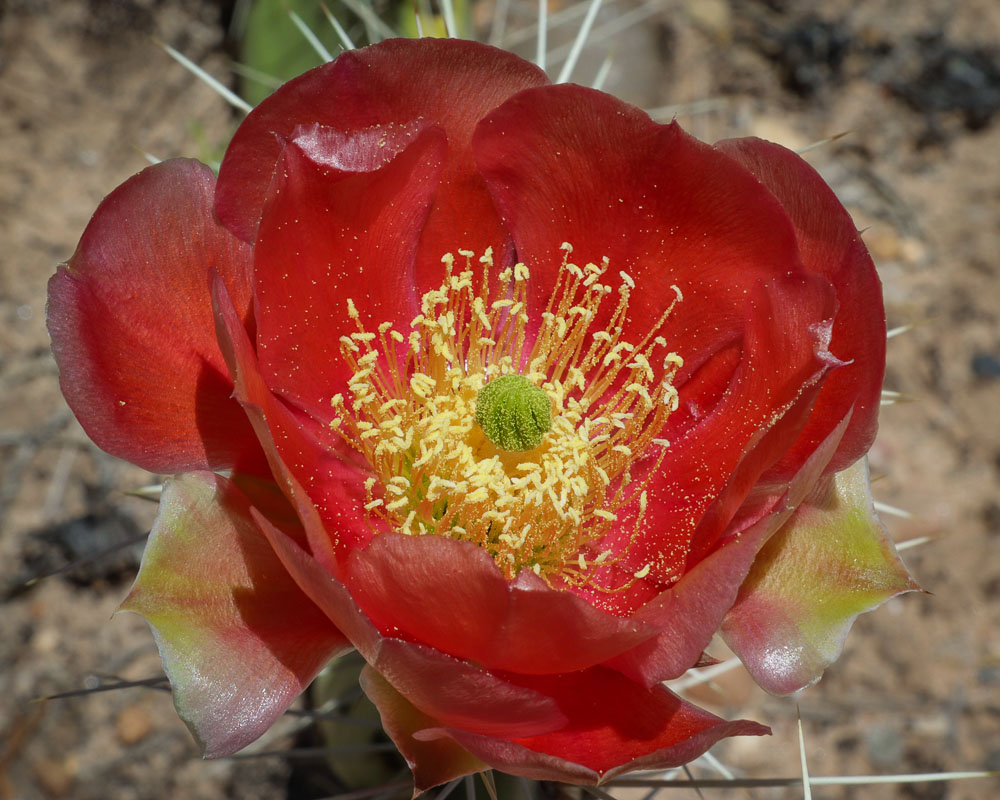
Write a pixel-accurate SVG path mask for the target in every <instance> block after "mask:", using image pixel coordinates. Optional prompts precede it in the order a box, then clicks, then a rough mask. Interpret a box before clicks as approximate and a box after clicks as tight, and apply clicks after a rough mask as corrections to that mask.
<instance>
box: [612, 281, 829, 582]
mask: <svg viewBox="0 0 1000 800" xmlns="http://www.w3.org/2000/svg"><path fill="white" fill-rule="evenodd" d="M832 306H833V302H832V297H831V293H830V287H829V285H828V284H826V282H825V281H824V280H823V279H822V278H819V277H818V276H809V277H808V278H807V277H806V276H803V275H801V274H798V275H795V276H794V277H782V278H777V279H775V280H773V281H772V282H771V283H770V284H767V285H763V284H761V285H758V286H756V287H755V288H754V289H753V290H751V291H750V293H749V298H748V302H747V308H746V312H745V313H746V323H745V329H746V336H745V339H744V343H743V357H742V359H741V361H740V364H739V366H738V367H737V370H736V373H735V375H734V377H733V380H732V383H731V384H730V386H729V388H728V389H727V391H726V393H725V394H724V395H723V397H722V398H721V400H720V401H719V403H718V405H717V406H716V407H715V409H713V411H712V412H711V413H710V414H708V415H707V416H705V417H704V418H703V419H702V420H700V421H699V422H698V424H697V425H696V426H695V427H693V428H691V429H690V430H689V431H688V432H687V433H686V434H685V435H683V436H682V437H681V438H680V439H678V440H672V441H671V445H670V448H669V450H668V453H667V458H666V460H665V461H664V465H663V469H662V471H661V472H660V473H659V474H656V475H654V476H653V478H652V482H651V484H650V487H649V489H648V496H649V507H648V510H647V514H648V515H649V519H648V523H647V524H648V526H649V528H651V529H652V531H656V532H657V533H656V534H654V533H653V532H652V531H651V532H650V534H649V535H647V536H645V537H644V538H641V539H639V540H638V541H637V542H636V543H635V545H634V546H633V547H632V548H631V549H630V550H629V552H628V556H627V562H628V563H629V564H630V565H634V567H635V569H641V568H642V567H643V566H644V565H645V564H650V566H651V571H650V575H651V576H652V577H653V578H654V579H656V580H658V581H659V582H660V583H661V584H669V583H670V582H671V581H672V580H676V576H677V575H678V574H679V572H681V571H683V570H684V569H685V568H686V566H689V565H692V564H695V563H697V561H698V560H699V559H700V558H701V557H703V556H704V554H705V553H707V552H709V551H710V550H711V548H712V547H714V545H715V543H716V542H717V541H718V538H719V536H720V535H721V534H722V532H723V531H724V530H725V529H726V527H727V525H728V523H729V520H730V519H731V518H732V517H733V515H734V514H735V513H736V511H737V509H738V507H739V504H740V503H741V502H742V501H743V499H744V498H745V497H746V496H747V494H748V493H749V491H750V489H752V488H753V485H754V484H755V483H756V480H757V478H758V477H759V476H760V474H761V473H762V472H763V471H764V470H766V469H767V468H768V467H769V466H771V465H772V464H773V463H774V462H775V461H776V460H777V459H778V458H780V457H781V455H782V454H783V453H784V448H785V447H787V446H788V444H789V443H790V441H793V440H794V435H795V433H797V429H796V428H794V427H793V428H792V429H791V431H790V434H791V435H786V433H788V431H787V430H786V428H785V426H787V425H794V424H795V423H796V422H798V423H799V424H801V414H789V412H790V411H793V410H794V409H796V406H797V404H799V403H800V402H804V403H806V404H808V402H809V400H810V398H809V396H808V394H807V393H808V392H809V391H810V390H811V389H815V387H817V386H818V383H817V382H818V381H819V380H820V379H821V378H822V377H823V375H824V374H825V373H826V371H827V369H829V367H830V359H829V356H828V354H826V353H825V351H824V345H825V341H824V338H823V332H824V327H823V320H824V319H827V318H828V316H829V315H830V314H831V313H832ZM786 416H787V417H788V418H787V419H786ZM667 435H668V437H669V426H668V433H667ZM713 503H716V504H717V505H716V507H715V509H714V510H710V507H711V506H712V504H713ZM706 515H707V516H706ZM702 523H703V524H702Z"/></svg>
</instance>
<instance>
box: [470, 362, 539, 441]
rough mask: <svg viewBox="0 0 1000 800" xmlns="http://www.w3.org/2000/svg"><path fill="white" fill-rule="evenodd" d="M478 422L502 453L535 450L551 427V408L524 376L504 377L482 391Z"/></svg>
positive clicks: (477, 409)
mask: <svg viewBox="0 0 1000 800" xmlns="http://www.w3.org/2000/svg"><path fill="white" fill-rule="evenodd" d="M476 422H478V423H479V427H480V428H482V429H483V433H485V434H486V438H487V439H489V440H490V441H491V442H493V444H495V445H496V446H497V447H499V448H500V449H501V450H509V451H512V452H515V453H520V452H523V451H525V450H534V449H535V448H536V447H538V445H540V444H541V443H542V439H544V438H545V434H546V433H547V432H548V430H549V428H551V427H552V405H551V403H550V401H549V396H548V395H547V394H546V393H545V390H544V389H542V388H540V387H538V386H535V385H534V384H532V383H531V382H530V381H529V380H528V379H527V378H525V377H524V376H523V375H501V376H500V377H499V378H494V379H493V380H492V381H490V382H489V383H487V384H486V385H485V386H484V387H483V388H482V389H481V390H480V392H479V396H478V397H477V398H476Z"/></svg>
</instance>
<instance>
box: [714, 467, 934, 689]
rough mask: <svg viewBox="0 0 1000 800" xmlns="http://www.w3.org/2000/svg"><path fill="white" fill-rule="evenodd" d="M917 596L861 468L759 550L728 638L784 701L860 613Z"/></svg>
mask: <svg viewBox="0 0 1000 800" xmlns="http://www.w3.org/2000/svg"><path fill="white" fill-rule="evenodd" d="M918 588H919V587H918V586H917V584H916V583H915V582H914V581H913V579H912V578H911V577H910V575H909V573H908V572H907V571H906V568H905V567H904V566H903V564H902V562H901V561H900V560H899V557H898V556H897V555H896V551H895V548H894V547H893V545H892V542H891V540H890V539H889V537H888V536H887V535H886V532H885V529H884V528H883V527H882V525H881V523H880V522H879V520H878V518H877V517H876V516H875V511H874V509H873V507H872V500H871V493H870V488H869V479H868V466H867V462H866V461H864V460H862V461H859V462H857V463H856V464H855V465H854V466H852V467H850V468H849V469H847V470H843V471H841V472H838V473H836V474H835V475H833V476H830V477H828V478H826V479H825V480H824V481H823V482H822V483H821V484H820V485H818V486H817V487H816V490H815V491H814V493H813V494H812V495H811V496H810V497H809V498H808V499H807V500H806V502H805V503H803V504H802V506H801V507H800V508H799V509H798V510H797V511H796V512H795V515H794V516H793V517H792V518H791V519H790V520H789V521H788V523H787V524H786V525H785V526H784V527H783V528H782V529H781V530H780V531H779V532H778V533H777V534H775V536H774V537H773V538H772V539H771V540H770V541H769V542H768V543H767V545H766V546H765V547H764V548H763V549H762V550H761V552H760V554H759V555H758V556H757V559H756V560H755V561H754V564H753V568H752V570H751V571H750V574H749V575H748V577H747V579H746V581H745V582H744V584H743V586H742V588H741V589H740V593H739V596H738V598H737V600H736V603H735V605H734V606H733V608H732V610H730V612H729V613H728V614H727V616H726V619H725V621H724V623H723V626H722V632H723V635H724V636H725V639H726V642H727V644H728V645H729V646H730V647H731V648H732V649H733V652H735V653H736V654H737V655H738V656H739V657H740V658H741V659H742V660H743V663H744V664H745V665H746V667H747V670H749V672H750V674H751V675H752V676H753V678H754V680H756V681H757V683H759V684H760V685H761V686H762V687H763V688H765V689H767V690H768V691H769V692H772V693H774V694H788V693H789V692H794V691H796V690H798V689H801V688H802V687H804V686H808V685H809V684H811V683H814V682H815V681H817V680H818V679H819V678H820V676H821V675H822V674H823V670H825V669H826V668H827V667H828V666H829V665H830V664H832V663H833V662H834V661H835V660H836V658H837V657H838V656H839V655H840V651H841V649H842V648H843V645H844V638H845V637H846V636H847V632H848V631H849V630H850V628H851V625H852V624H853V623H854V620H855V618H856V617H857V616H858V614H861V613H863V612H865V611H870V610H871V609H873V608H875V607H876V606H878V605H881V604H882V603H883V602H885V601H886V600H888V599H889V598H890V597H894V596H895V595H897V594H900V593H901V592H907V591H912V590H914V589H918Z"/></svg>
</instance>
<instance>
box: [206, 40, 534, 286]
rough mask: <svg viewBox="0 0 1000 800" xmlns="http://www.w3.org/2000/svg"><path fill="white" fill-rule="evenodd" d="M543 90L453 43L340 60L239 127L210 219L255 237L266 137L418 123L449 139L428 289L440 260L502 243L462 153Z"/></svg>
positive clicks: (427, 263) (381, 48)
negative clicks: (322, 128)
mask: <svg viewBox="0 0 1000 800" xmlns="http://www.w3.org/2000/svg"><path fill="white" fill-rule="evenodd" d="M547 82H548V79H547V78H546V77H545V74H544V73H543V72H542V71H541V70H539V69H537V68H536V67H534V66H533V65H531V64H529V63H528V62H527V61H524V60H523V59H520V58H518V57H517V56H514V55H512V54H510V53H506V52H504V51H502V50H498V49H496V48H492V47H487V46H485V45H481V44H478V43H476V42H468V41H460V40H456V39H417V40H407V39H393V40H389V41H386V42H382V43H380V44H376V45H373V46H371V47H366V48H364V49H361V50H352V51H350V52H347V53H343V54H341V55H340V56H339V57H338V58H337V59H336V60H335V61H334V62H333V63H331V64H327V65H325V66H322V67H319V68H317V69H314V70H312V71H311V72H307V73H306V74H305V75H302V76H301V77H299V78H296V79H295V80H293V81H290V82H289V83H287V84H285V86H283V87H282V88H281V89H279V90H278V91H277V92H275V93H274V94H273V95H271V97H269V98H268V99H267V100H265V101H264V102H263V103H261V104H260V105H259V106H258V107H257V108H256V109H255V110H254V111H253V112H252V113H251V114H250V115H249V116H248V117H247V119H246V120H245V121H244V122H243V124H242V125H241V126H240V127H239V129H238V130H237V132H236V135H235V136H234V137H233V141H232V143H231V144H230V146H229V149H228V150H227V152H226V157H225V159H224V160H223V162H222V169H221V171H220V174H219V191H218V200H217V208H218V212H219V217H220V219H222V220H223V222H224V223H225V224H226V225H228V226H229V227H230V228H231V229H232V230H233V231H234V232H235V233H236V234H237V235H238V236H240V237H241V238H243V239H245V240H246V241H251V240H252V239H253V238H254V235H255V232H256V228H257V223H258V220H259V218H260V213H261V209H262V207H263V205H264V196H265V194H266V191H267V187H268V185H269V183H270V181H271V174H272V172H273V171H274V165H275V163H276V162H277V160H278V156H279V155H280V152H281V146H280V143H279V142H278V140H277V138H276V136H275V134H277V136H278V137H284V138H286V139H287V138H289V137H290V136H291V134H292V132H293V131H294V130H295V128H296V127H297V126H299V125H309V124H312V123H319V124H321V125H328V126H330V127H332V128H335V129H337V130H339V131H343V132H351V131H358V130H362V129H364V128H368V127H371V126H373V125H389V124H392V123H396V124H407V123H410V122H412V121H413V120H416V119H418V118H422V119H423V120H425V121H426V122H427V123H428V124H429V125H438V126H440V127H441V128H442V129H443V130H444V131H445V132H446V133H447V135H448V153H449V156H448V164H447V166H446V167H445V171H444V175H443V178H442V183H441V189H440V190H439V192H438V194H437V198H436V201H435V204H434V209H433V211H432V213H431V217H430V221H429V224H428V226H427V229H426V230H425V231H424V235H423V239H422V245H421V257H420V260H419V263H418V269H417V285H418V286H419V287H423V288H424V289H429V288H433V287H432V286H430V285H427V282H428V278H427V276H428V275H430V276H433V277H432V278H430V280H432V281H434V282H436V281H437V279H438V277H437V276H438V275H439V274H440V258H441V256H442V255H444V253H446V252H454V251H455V250H457V249H458V248H460V247H468V248H471V249H473V250H475V251H476V252H482V250H484V249H485V248H486V247H487V246H489V245H493V246H501V245H502V244H503V243H504V241H505V238H506V236H505V234H504V232H503V230H502V229H501V227H500V225H499V222H498V220H497V217H496V213H495V212H494V210H493V207H492V204H491V202H490V199H489V196H488V194H487V193H486V191H485V187H484V185H483V182H482V179H481V178H480V177H479V175H478V174H477V173H476V171H475V168H474V164H473V161H472V156H471V153H470V150H469V140H470V138H471V136H472V131H473V129H474V127H475V125H476V123H477V122H478V121H479V119H480V118H481V117H482V116H483V115H485V114H486V113H487V112H489V111H490V110H491V109H493V108H495V107H496V106H498V105H499V104H500V103H502V102H503V101H504V100H506V99H507V98H508V97H510V96H511V95H512V94H514V93H516V92H518V91H520V90H521V89H525V88H527V87H530V86H540V85H542V84H545V83H547Z"/></svg>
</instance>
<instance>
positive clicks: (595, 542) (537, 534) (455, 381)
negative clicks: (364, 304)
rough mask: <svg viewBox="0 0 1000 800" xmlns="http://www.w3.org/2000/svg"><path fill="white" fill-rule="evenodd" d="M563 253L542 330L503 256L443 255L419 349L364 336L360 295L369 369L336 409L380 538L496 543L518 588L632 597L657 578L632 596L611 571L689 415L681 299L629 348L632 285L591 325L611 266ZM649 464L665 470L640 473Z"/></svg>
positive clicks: (353, 352) (398, 336)
mask: <svg viewBox="0 0 1000 800" xmlns="http://www.w3.org/2000/svg"><path fill="white" fill-rule="evenodd" d="M563 251H564V254H565V255H564V259H563V263H562V265H561V267H560V269H559V271H558V275H557V278H556V282H555V286H554V287H553V289H552V293H551V295H550V297H549V300H548V304H547V306H546V308H545V310H544V311H542V312H540V314H538V318H537V319H535V320H534V325H533V326H531V327H529V324H530V323H531V320H530V319H529V316H528V311H527V309H528V291H527V289H528V281H529V274H528V269H527V267H526V266H525V265H524V264H516V265H515V266H513V267H511V268H508V269H504V270H502V271H500V273H499V274H498V275H496V277H495V279H493V276H492V275H491V271H492V270H493V266H494V265H493V260H492V252H491V250H487V252H486V253H485V254H484V255H483V256H482V257H481V258H479V259H478V264H479V267H478V269H476V268H474V267H473V261H474V258H475V256H474V254H473V253H471V252H469V251H459V255H460V256H461V257H463V258H464V259H465V262H466V263H465V268H464V269H462V270H461V271H456V269H455V258H454V257H453V256H452V255H451V254H448V255H445V256H444V258H443V259H442V261H443V263H444V265H445V272H446V274H445V279H444V282H443V284H442V286H441V288H440V289H437V290H434V291H430V292H427V293H426V294H425V295H424V296H423V297H422V298H421V309H420V310H421V313H420V314H418V315H417V316H416V317H415V318H414V319H413V320H412V322H411V323H410V328H411V329H410V332H409V335H408V336H407V337H404V336H403V334H402V333H401V332H399V331H397V330H395V329H394V328H393V326H392V325H391V324H390V323H387V322H386V323H382V324H381V325H379V326H378V332H377V333H375V332H371V331H367V330H365V328H364V325H363V324H362V322H361V319H360V316H359V314H358V312H357V309H356V307H355V305H354V303H353V302H352V301H351V300H350V299H349V300H348V301H347V311H348V315H349V317H350V318H351V319H353V320H354V322H355V326H356V327H357V331H356V332H354V333H352V334H350V335H347V336H342V337H341V338H340V351H341V355H342V356H343V358H344V360H345V362H346V363H347V364H348V366H349V367H350V368H351V369H352V370H353V371H354V374H353V376H352V377H351V379H350V380H349V381H348V390H349V398H348V399H345V398H344V397H343V396H342V395H339V394H338V395H335V396H334V397H333V398H332V401H331V403H332V406H333V410H334V418H333V420H332V421H331V422H330V427H331V428H332V429H333V430H334V431H336V432H337V433H338V434H339V435H340V436H341V438H343V440H344V441H345V442H346V443H347V444H349V445H350V446H351V447H353V448H355V449H356V450H357V451H358V452H359V453H361V455H363V456H364V458H365V459H366V460H367V461H368V463H369V464H370V466H371V469H372V477H370V478H369V479H368V480H367V482H366V484H365V486H366V490H367V493H368V499H367V502H366V504H365V509H366V510H367V511H368V512H369V520H370V522H371V524H372V527H373V529H374V530H375V531H376V532H378V531H384V530H394V531H398V532H401V533H403V534H408V535H425V534H437V535H443V536H450V537H453V538H456V539H460V540H464V541H470V542H473V543H475V544H477V545H479V546H480V547H482V548H484V549H485V550H486V551H487V552H488V553H489V554H490V555H491V556H492V558H493V559H494V561H496V563H497V565H498V567H499V568H500V569H501V571H502V572H503V573H504V574H505V575H506V576H507V577H508V578H513V577H515V576H516V575H517V574H518V573H519V572H520V571H521V570H522V569H525V568H527V569H531V570H533V571H534V572H535V573H536V574H537V575H540V576H542V578H543V579H544V580H546V582H548V583H549V584H550V585H559V586H567V585H588V586H591V587H592V588H595V589H597V590H600V591H618V590H621V589H623V588H626V587H627V586H628V585H631V583H632V582H633V581H634V580H636V579H638V578H641V577H643V576H644V575H645V574H646V572H648V569H649V567H648V566H646V567H643V568H642V569H640V570H638V571H636V572H635V573H634V576H633V577H630V578H628V580H627V581H626V583H625V584H624V585H622V583H621V581H620V580H619V581H618V583H617V584H610V583H608V582H607V575H608V574H609V572H608V570H602V569H601V567H606V566H611V565H613V564H616V563H618V562H620V561H621V560H622V559H623V558H624V557H625V556H626V554H627V550H628V547H629V546H630V544H631V543H632V542H634V541H635V539H636V537H638V535H639V531H640V529H641V526H642V522H643V515H644V514H645V510H646V491H645V489H646V484H647V482H648V479H649V478H648V476H651V475H652V474H655V472H656V471H657V470H658V468H659V466H660V464H661V462H662V460H663V458H664V457H665V455H666V450H667V447H668V446H669V442H667V441H666V440H664V439H660V438H657V433H658V432H659V431H660V430H661V429H662V428H663V425H664V423H665V422H666V420H667V417H668V416H669V415H670V413H671V412H672V411H673V410H675V409H676V408H677V402H678V399H677V391H676V389H675V388H674V386H673V383H672V381H673V377H674V375H675V374H676V372H677V370H678V369H679V368H680V367H681V366H682V364H683V361H682V359H681V358H680V356H678V355H677V354H676V353H672V352H668V351H667V350H666V344H667V342H666V340H665V339H664V338H663V337H662V336H657V335H655V334H656V331H658V330H659V328H660V327H661V326H662V324H663V322H664V321H665V320H666V318H667V316H668V315H669V314H670V311H671V310H672V309H673V307H674V304H676V303H677V302H678V301H679V300H680V299H681V292H680V290H679V289H678V288H677V287H672V288H673V290H674V292H675V295H676V296H675V297H674V298H672V299H671V302H670V303H669V304H668V307H667V308H666V310H665V311H664V312H663V314H662V315H661V317H660V319H659V320H658V321H657V322H656V323H655V324H654V326H653V328H652V329H651V330H650V331H649V332H648V333H647V334H646V335H645V337H644V338H643V340H642V341H640V342H638V343H637V344H631V343H629V342H626V341H622V339H621V335H622V326H623V324H624V321H625V319H626V317H627V313H628V307H629V300H630V296H631V293H632V290H633V289H634V288H635V284H634V282H633V281H632V279H631V278H630V277H629V276H628V275H627V274H626V273H624V272H622V273H619V274H620V276H621V280H622V282H621V284H620V285H619V287H618V300H617V304H616V306H615V307H614V310H613V311H612V312H611V314H610V316H609V317H608V321H607V323H606V324H604V325H602V326H601V327H600V329H596V330H593V329H592V328H595V327H596V326H594V325H593V324H592V323H593V321H594V320H595V318H596V317H597V314H598V310H599V309H600V307H601V305H602V303H603V302H604V301H605V299H606V298H607V297H608V296H609V295H611V294H612V293H613V290H612V288H611V287H610V286H608V285H607V284H605V283H603V282H602V278H603V277H604V276H605V274H606V272H607V270H608V268H609V262H608V260H607V259H605V260H604V261H603V262H602V264H601V265H595V264H587V265H586V266H584V267H583V268H581V267H579V266H577V265H576V264H573V263H570V261H569V257H570V254H571V253H572V248H571V247H570V246H569V245H568V244H563ZM477 272H478V274H477ZM532 330H534V334H535V335H534V337H533V341H532V342H531V344H529V343H528V342H529V338H530V337H529V332H531V331H532ZM657 356H658V357H659V359H662V360H661V361H660V363H661V365H662V366H660V367H659V368H658V369H657V368H654V366H653V363H655V361H656V360H657ZM640 457H641V458H643V459H651V461H650V467H651V468H650V469H643V470H642V475H644V476H647V477H644V478H640V477H637V478H635V479H633V475H632V467H633V465H634V464H635V463H636V462H637V461H638V460H639V459H640ZM625 512H628V513H625ZM620 517H621V518H626V517H627V523H626V522H625V521H624V519H623V520H622V521H619V519H620ZM602 576H603V577H602Z"/></svg>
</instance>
